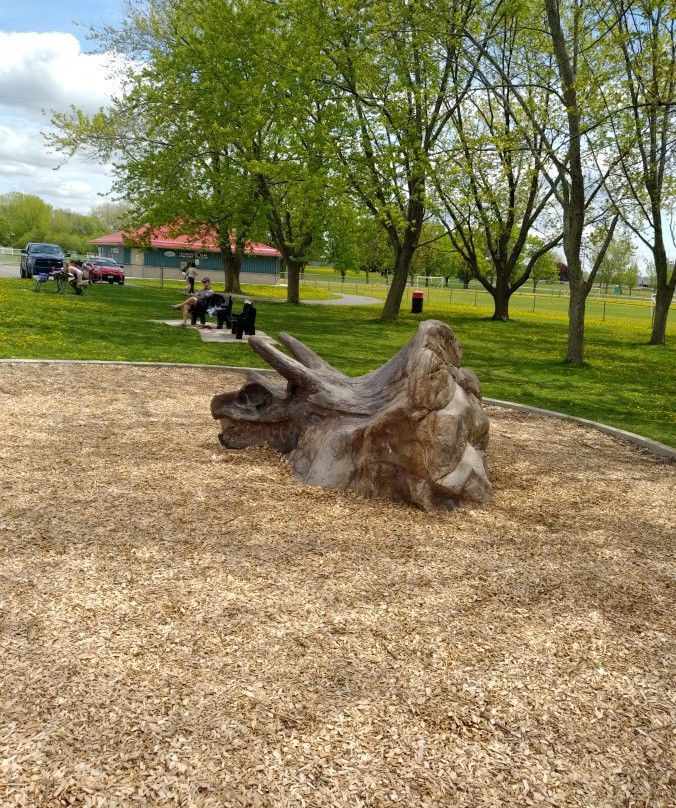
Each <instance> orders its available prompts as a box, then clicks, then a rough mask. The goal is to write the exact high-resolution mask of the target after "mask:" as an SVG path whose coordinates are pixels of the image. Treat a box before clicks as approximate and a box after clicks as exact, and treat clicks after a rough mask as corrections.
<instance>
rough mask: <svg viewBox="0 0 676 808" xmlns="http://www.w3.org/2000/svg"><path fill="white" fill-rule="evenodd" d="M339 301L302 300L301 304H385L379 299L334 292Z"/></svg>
mask: <svg viewBox="0 0 676 808" xmlns="http://www.w3.org/2000/svg"><path fill="white" fill-rule="evenodd" d="M333 294H336V295H338V299H335V298H334V299H332V300H302V299H301V303H312V304H313V305H317V306H371V305H372V304H373V303H383V300H381V299H380V298H379V297H366V296H365V295H344V294H343V293H342V292H334V293H333Z"/></svg>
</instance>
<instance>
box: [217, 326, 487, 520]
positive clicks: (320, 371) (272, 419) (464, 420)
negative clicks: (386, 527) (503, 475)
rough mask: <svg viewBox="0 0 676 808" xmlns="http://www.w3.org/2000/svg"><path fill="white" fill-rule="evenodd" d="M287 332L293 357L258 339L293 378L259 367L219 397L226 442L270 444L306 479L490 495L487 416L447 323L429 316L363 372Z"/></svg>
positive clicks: (459, 497) (417, 496)
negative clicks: (331, 360) (341, 365)
mask: <svg viewBox="0 0 676 808" xmlns="http://www.w3.org/2000/svg"><path fill="white" fill-rule="evenodd" d="M279 340H280V342H282V344H283V345H285V346H286V348H287V349H288V350H289V352H290V353H291V356H288V355H287V354H285V353H282V351H280V350H278V349H277V348H275V347H274V346H273V345H272V344H270V342H268V341H267V340H266V339H265V338H263V337H251V338H250V339H249V345H251V347H252V348H253V349H254V351H256V353H257V354H259V355H260V356H262V357H263V359H265V360H266V361H267V362H268V364H270V365H271V366H272V367H273V368H275V370H277V372H278V373H279V374H280V375H281V376H283V377H284V378H285V379H286V380H287V381H286V384H284V383H283V382H278V381H273V380H272V379H271V378H269V377H268V376H265V375H263V374H261V373H257V372H255V371H251V372H249V374H248V377H247V379H248V380H247V383H246V384H245V385H244V387H242V388H241V389H240V390H238V391H236V392H231V393H223V394H221V395H217V396H214V398H213V399H212V402H211V413H212V415H213V417H214V418H216V419H218V420H220V422H221V434H220V436H219V437H220V441H221V443H222V444H223V446H225V447H227V448H229V449H241V448H243V447H245V446H251V445H254V444H259V443H267V444H269V445H270V446H272V447H274V448H275V449H277V450H278V451H280V452H282V453H283V454H285V455H287V456H288V459H289V462H290V464H291V467H292V469H293V471H294V474H295V476H296V477H297V478H298V479H300V480H302V481H304V482H307V483H310V484H312V485H320V486H325V487H329V488H349V489H353V490H354V491H356V492H357V493H359V494H361V495H363V496H365V497H388V498H390V499H394V500H401V501H406V502H410V503H412V504H414V505H416V506H418V507H420V508H423V509H424V510H438V509H449V508H454V507H456V506H458V505H467V506H481V505H485V504H486V503H487V502H488V498H489V495H490V490H491V487H490V482H489V480H488V476H487V474H486V469H485V466H484V450H485V448H486V445H487V443H488V419H487V418H486V415H485V414H484V411H483V409H482V408H481V403H480V402H481V392H480V389H479V382H478V380H477V378H476V376H475V375H474V374H473V373H471V371H467V370H462V369H461V368H460V358H461V356H462V349H461V347H460V344H459V343H458V341H457V340H456V338H455V336H454V334H453V331H452V330H451V328H450V327H449V326H448V325H446V324H445V323H442V322H439V321H437V320H426V321H424V322H422V323H421V324H420V325H419V327H418V331H417V332H416V334H415V335H414V336H413V338H412V339H411V340H410V342H409V343H408V345H406V346H405V347H404V348H402V349H401V350H400V351H399V353H397V354H396V355H395V356H394V357H393V358H392V359H390V361H389V362H387V363H386V364H385V365H383V366H382V367H381V368H379V369H378V370H375V371H373V372H372V373H367V374H366V375H365V376H358V377H355V378H351V377H349V376H346V375H344V374H343V373H340V372H339V371H337V370H336V369H335V368H333V367H331V365H329V364H328V363H327V362H325V361H324V360H323V359H321V357H319V356H318V355H317V354H316V353H314V352H313V351H311V350H310V349H309V348H308V347H307V346H305V345H303V343H302V342H299V341H298V340H296V339H294V338H293V337H292V336H290V335H289V334H280V335H279Z"/></svg>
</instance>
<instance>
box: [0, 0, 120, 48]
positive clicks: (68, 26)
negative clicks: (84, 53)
mask: <svg viewBox="0 0 676 808" xmlns="http://www.w3.org/2000/svg"><path fill="white" fill-rule="evenodd" d="M123 9H124V0H27V2H23V3H22V2H12V0H3V2H2V4H0V31H5V32H9V31H14V32H18V33H28V32H36V33H47V32H50V31H60V32H62V33H70V34H74V35H75V36H76V37H77V38H78V39H80V41H81V42H82V46H83V49H86V50H91V49H92V48H93V45H92V44H91V43H87V42H86V41H85V36H86V30H85V28H84V27H82V25H78V23H83V24H84V25H85V26H92V25H93V26H100V25H106V24H111V23H117V22H119V21H120V18H121V15H122V11H123Z"/></svg>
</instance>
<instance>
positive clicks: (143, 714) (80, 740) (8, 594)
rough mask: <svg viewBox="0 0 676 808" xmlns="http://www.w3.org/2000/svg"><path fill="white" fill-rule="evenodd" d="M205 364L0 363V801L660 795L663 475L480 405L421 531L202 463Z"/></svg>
mask: <svg viewBox="0 0 676 808" xmlns="http://www.w3.org/2000/svg"><path fill="white" fill-rule="evenodd" d="M242 381H243V379H242V377H241V376H238V375H234V374H230V373H228V372H225V371H214V370H200V369H190V368H185V369H174V368H139V367H122V366H100V365H78V364H74V365H21V364H5V365H2V366H0V404H1V406H2V409H1V411H2V416H3V419H2V441H1V443H0V452H1V455H2V462H1V463H0V491H1V492H2V495H1V503H2V504H1V506H0V661H1V665H0V806H3V808H13V807H14V806H29V807H30V808H33V806H48V808H52V807H54V808H56V806H92V807H93V806H97V807H98V806H100V807H101V808H117V807H118V806H119V807H120V808H127V807H128V806H177V807H178V806H182V807H184V806H185V807H187V806H190V807H191V808H192V806H199V807H200V808H207V807H211V806H214V807H215V806H219V807H220V806H226V807H227V808H229V807H230V806H233V807H234V808H238V806H275V808H276V807H277V806H280V807H281V806H293V808H296V807H300V806H309V807H311V808H320V807H321V808H323V807H324V806H377V807H380V806H390V805H401V806H467V807H468V808H478V807H479V806H491V808H496V807H499V806H529V805H547V806H560V807H561V808H570V807H572V806H580V807H582V806H585V808H605V806H626V807H627V808H631V806H637V807H638V806H643V807H644V808H661V807H662V806H664V808H666V807H667V806H673V805H674V804H676V778H675V766H674V764H675V759H674V749H675V744H674V741H675V739H676V705H675V702H676V694H675V692H674V671H675V665H674V658H675V654H674V622H675V614H676V610H675V609H674V538H675V533H676V525H675V518H674V516H675V514H674V493H675V491H676V466H675V465H674V463H673V462H670V461H669V460H667V459H664V458H659V457H656V456H654V455H651V454H649V453H648V452H647V451H645V450H642V449H639V448H637V447H635V446H632V445H629V444H625V443H622V442H620V441H618V440H616V439H614V438H611V437H609V436H607V435H604V434H601V433H599V432H597V431H595V430H594V429H590V428H585V427H581V426H578V425H575V424H571V423H565V422H561V421H557V420H552V419H546V418H539V417H533V416H528V415H524V414H521V413H518V412H514V411H508V410H501V409H498V408H496V407H487V408H486V409H487V412H488V414H489V417H490V419H491V442H490V449H489V453H488V461H489V464H490V473H491V476H492V480H493V483H494V488H495V490H494V496H493V501H492V504H491V506H490V508H489V509H487V510H484V511H455V512H451V513H442V514H432V515H430V514H426V513H422V512H420V511H417V510H414V509H411V508H409V507H407V506H404V505H398V504H392V503H388V502H381V501H366V500H362V499H360V498H359V497H357V496H355V495H353V494H352V493H350V492H341V491H327V490H322V489H318V488H312V487H309V486H306V485H303V484H300V483H298V482H296V481H295V480H294V479H293V477H292V475H291V474H290V472H289V469H288V467H287V465H286V464H285V462H284V460H283V459H281V458H280V457H279V456H278V455H277V454H276V453H275V452H273V451H270V450H267V449H264V448H252V449H248V450H243V451H228V450H224V449H222V448H221V447H220V446H219V444H218V440H217V433H218V425H217V424H216V422H214V421H213V420H212V419H211V416H210V414H209V402H210V399H211V397H212V395H214V394H215V393H218V392H222V391H224V390H227V389H233V388H236V387H239V386H240V385H241V384H242Z"/></svg>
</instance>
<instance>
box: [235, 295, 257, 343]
mask: <svg viewBox="0 0 676 808" xmlns="http://www.w3.org/2000/svg"><path fill="white" fill-rule="evenodd" d="M232 333H233V334H234V335H235V337H236V339H242V336H243V335H244V334H248V335H249V336H253V335H254V334H255V333H256V307H255V306H254V305H253V303H249V302H247V303H245V304H244V307H243V308H242V311H241V312H240V313H239V314H233V315H232Z"/></svg>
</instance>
